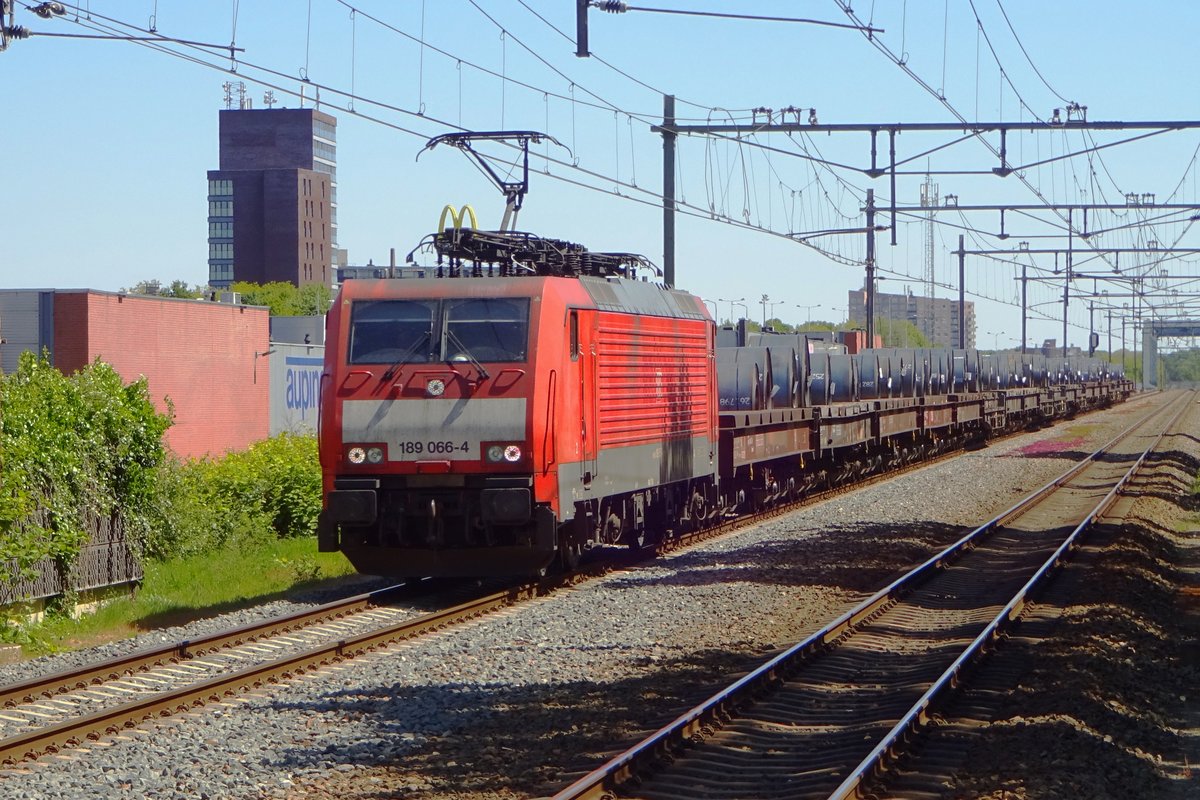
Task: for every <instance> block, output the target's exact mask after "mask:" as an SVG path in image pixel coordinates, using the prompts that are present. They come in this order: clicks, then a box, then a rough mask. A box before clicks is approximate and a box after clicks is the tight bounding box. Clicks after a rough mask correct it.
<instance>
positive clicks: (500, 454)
mask: <svg viewBox="0 0 1200 800" xmlns="http://www.w3.org/2000/svg"><path fill="white" fill-rule="evenodd" d="M502 458H504V448H503V447H501V446H500V445H498V444H494V445H492V446H491V447H489V448H488V449H487V460H488V461H491V462H492V463H493V464H495V463H497V462H499V461H500V459H502Z"/></svg>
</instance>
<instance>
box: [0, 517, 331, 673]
mask: <svg viewBox="0 0 1200 800" xmlns="http://www.w3.org/2000/svg"><path fill="white" fill-rule="evenodd" d="M316 549H317V548H316V542H315V540H313V539H312V538H290V539H278V540H273V541H271V542H269V543H267V544H264V545H262V546H260V547H255V548H253V549H246V548H236V549H235V548H230V549H226V550H221V551H219V552H216V553H209V554H206V555H203V556H192V557H190V558H183V559H177V560H172V561H163V562H151V563H149V564H147V565H146V577H145V580H144V582H143V583H142V586H141V588H140V589H139V590H138V591H137V593H136V594H135V595H133V596H131V597H127V598H120V599H117V600H112V601H110V602H108V603H106V604H105V605H104V606H103V607H101V608H100V609H99V610H97V611H96V612H95V613H93V614H86V615H84V616H82V617H80V618H79V619H70V618H68V617H66V616H64V615H50V616H48V617H47V618H46V619H45V621H44V622H42V623H40V624H36V625H29V626H24V627H22V628H20V629H13V628H9V630H8V633H9V634H10V636H6V637H5V638H8V639H11V640H12V641H13V642H15V643H18V644H20V645H21V646H22V654H23V655H24V656H25V657H29V656H36V655H42V654H44V653H53V652H58V651H62V650H74V649H78V648H82V647H90V646H93V645H96V644H100V643H103V642H108V641H113V640H115V639H123V638H127V637H130V636H135V635H137V634H140V633H144V632H146V631H148V630H153V629H155V628H161V627H166V626H170V625H180V624H183V623H186V622H191V621H193V620H196V619H202V618H204V617H211V616H215V615H216V614H220V613H223V612H226V611H233V610H236V609H239V608H245V607H247V606H251V605H256V604H259V603H264V602H269V601H271V600H277V599H281V598H284V597H287V596H288V595H290V594H292V593H293V592H295V591H297V590H301V589H305V588H314V587H316V586H318V585H319V584H321V583H323V582H328V581H330V580H333V579H337V578H341V577H344V576H346V575H350V574H353V572H354V570H353V569H352V568H351V566H350V564H349V562H347V561H346V559H345V558H344V557H343V556H342V555H341V554H340V553H318V552H316Z"/></svg>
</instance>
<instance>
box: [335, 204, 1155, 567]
mask: <svg viewBox="0 0 1200 800" xmlns="http://www.w3.org/2000/svg"><path fill="white" fill-rule="evenodd" d="M423 244H424V245H425V246H426V247H427V249H429V250H431V251H432V252H434V253H436V264H434V265H432V266H428V267H420V268H418V267H390V268H380V269H377V270H375V271H374V272H373V273H372V274H371V275H370V276H366V277H359V278H353V279H347V280H344V281H343V284H342V287H341V290H340V293H339V295H338V297H337V299H336V301H335V303H334V306H333V308H332V309H331V310H330V313H329V315H328V317H327V322H326V325H327V333H326V353H325V365H324V371H323V375H322V378H321V395H322V397H321V411H320V415H321V417H320V431H319V442H320V459H321V468H322V479H323V503H322V505H323V508H322V511H321V514H320V517H319V521H318V543H319V549H320V550H322V551H335V550H340V551H342V552H343V553H344V554H345V555H346V556H347V558H348V559H349V560H350V561H351V563H352V564H353V565H354V567H355V568H356V569H357V570H359V571H360V572H364V573H370V574H380V575H394V576H430V575H436V576H484V575H518V574H524V575H528V574H538V573H541V572H544V571H545V570H547V569H553V568H556V567H557V566H566V567H570V566H572V565H574V564H575V563H577V562H578V560H579V558H580V556H581V554H582V553H584V551H586V550H587V549H589V548H592V547H596V546H600V545H612V544H616V545H627V546H630V547H646V546H650V545H653V544H654V543H656V542H657V541H658V540H659V539H660V538H662V537H670V536H673V535H676V534H677V533H678V532H681V531H686V530H691V529H695V528H699V527H702V526H705V525H709V524H712V523H713V522H714V521H715V520H720V519H725V518H728V517H729V516H731V515H736V514H738V513H742V512H744V511H745V510H747V509H755V508H762V507H766V506H769V505H771V504H773V503H777V502H780V501H783V500H787V499H794V498H799V497H801V496H803V495H804V494H805V493H806V492H810V491H813V490H814V489H817V488H820V487H825V486H832V485H838V484H840V483H845V482H850V481H854V480H856V479H858V478H860V477H862V476H865V475H868V474H871V473H875V472H878V471H881V470H885V469H888V468H890V467H893V466H897V465H901V464H905V463H909V462H911V461H915V460H917V459H919V458H922V457H924V456H926V455H929V454H932V453H936V452H939V451H944V450H947V449H950V448H954V447H959V446H963V445H965V444H967V443H969V442H971V441H972V440H976V441H981V440H983V439H985V438H986V437H988V436H990V435H992V434H994V433H996V432H999V431H1009V430H1014V429H1018V428H1025V427H1030V426H1036V425H1041V424H1045V423H1046V422H1048V421H1050V420H1053V419H1057V418H1061V417H1064V416H1068V415H1071V414H1074V413H1077V412H1079V411H1083V410H1087V409H1091V408H1097V407H1101V406H1105V405H1108V404H1111V403H1113V402H1115V401H1119V400H1123V399H1125V398H1126V397H1127V396H1128V395H1129V393H1130V392H1131V391H1132V384H1131V383H1130V382H1129V381H1127V380H1125V378H1124V375H1123V374H1122V373H1121V370H1120V367H1116V366H1114V365H1111V364H1108V363H1105V362H1101V361H1098V360H1092V359H1085V358H1046V357H1042V356H1033V355H1030V356H1026V355H1020V354H1011V353H1002V354H981V353H979V352H978V351H976V350H971V349H965V350H950V349H918V348H909V349H903V348H893V349H864V350H861V351H860V352H850V349H853V348H848V347H847V346H846V345H844V344H839V343H837V342H834V341H830V340H829V339H826V338H817V337H813V336H812V335H808V334H773V333H770V332H762V333H748V332H747V331H746V330H745V329H744V327H742V328H741V329H724V328H722V329H718V327H717V325H716V324H715V323H714V321H713V319H712V318H711V317H710V316H709V314H708V311H707V307H706V305H705V303H704V302H703V301H702V300H701V299H700V298H698V297H696V296H694V295H692V294H689V293H687V292H683V291H679V290H676V289H672V288H669V287H665V286H662V285H660V284H658V283H656V282H654V281H653V280H650V279H648V278H650V277H652V276H648V275H646V274H645V270H646V269H647V268H649V269H652V266H651V265H649V264H648V262H646V261H645V260H644V259H642V258H641V257H639V256H636V255H633V254H629V253H597V252H589V251H587V250H586V249H584V248H583V247H581V246H579V245H576V244H572V243H570V242H565V241H559V240H553V239H544V238H540V237H537V236H534V235H532V234H528V233H520V232H512V231H502V232H495V231H480V230H474V229H463V228H457V227H456V228H449V229H444V230H441V231H439V232H437V233H435V234H433V235H432V236H430V237H427V239H426V241H425V242H424V243H423ZM410 258H411V256H410ZM639 273H641V274H640V275H639Z"/></svg>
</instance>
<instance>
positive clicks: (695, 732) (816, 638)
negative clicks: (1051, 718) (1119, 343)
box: [552, 403, 1190, 800]
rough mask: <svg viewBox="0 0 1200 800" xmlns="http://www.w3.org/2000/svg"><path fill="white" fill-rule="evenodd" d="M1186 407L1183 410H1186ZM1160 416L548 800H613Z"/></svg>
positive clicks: (1146, 419) (1126, 433) (1128, 432)
mask: <svg viewBox="0 0 1200 800" xmlns="http://www.w3.org/2000/svg"><path fill="white" fill-rule="evenodd" d="M1189 404H1190V403H1189ZM1184 405H1185V408H1186V405H1188V404H1184ZM1180 413H1182V412H1180ZM1161 414H1162V411H1161V410H1156V411H1153V412H1151V413H1149V414H1147V415H1146V416H1145V417H1143V418H1142V419H1140V420H1139V421H1138V422H1136V423H1135V424H1133V425H1131V426H1130V427H1129V428H1127V429H1126V430H1125V431H1123V432H1121V433H1120V434H1118V435H1117V436H1115V437H1114V438H1113V439H1111V440H1110V441H1108V442H1106V443H1105V444H1104V445H1102V446H1101V447H1100V448H1098V449H1097V450H1095V451H1094V452H1092V453H1091V454H1089V455H1088V456H1087V457H1085V458H1083V459H1081V460H1080V461H1079V462H1077V463H1076V464H1075V465H1073V466H1072V467H1071V468H1070V469H1068V470H1066V471H1065V472H1064V473H1063V474H1062V475H1059V476H1058V477H1056V478H1054V479H1053V480H1051V481H1049V482H1048V483H1046V484H1045V485H1044V486H1042V487H1041V488H1039V489H1036V490H1035V491H1033V492H1032V493H1030V494H1029V495H1027V496H1026V497H1025V498H1023V499H1022V500H1020V501H1018V502H1017V503H1016V504H1014V505H1013V506H1012V507H1010V508H1009V509H1007V510H1005V511H1003V512H1001V513H1000V514H998V515H997V516H996V517H994V518H993V519H991V520H989V521H988V522H986V523H984V524H983V525H981V526H979V527H978V528H976V529H974V530H973V531H971V532H970V533H968V534H967V535H965V536H963V537H962V538H961V539H959V540H958V541H957V542H955V543H954V544H952V545H950V546H949V547H947V548H945V549H944V550H942V551H941V552H939V553H937V554H936V555H934V556H931V557H930V558H929V559H927V560H926V561H925V562H923V563H922V564H920V565H919V566H917V567H915V568H914V569H912V570H911V571H909V572H908V573H906V574H905V575H903V576H901V577H900V578H897V579H896V580H895V581H893V582H892V583H890V584H888V585H887V586H885V587H884V588H882V589H880V590H879V591H877V592H875V593H874V594H873V595H871V596H870V597H868V598H867V599H866V600H864V601H862V602H861V603H860V604H859V605H857V606H855V607H854V608H852V609H850V610H848V611H846V612H845V613H843V614H842V615H841V616H839V617H837V618H836V619H834V620H833V621H832V622H830V623H828V624H827V625H825V626H824V627H823V628H821V629H820V630H818V631H816V632H815V633H813V634H811V635H810V636H808V637H807V638H805V639H804V640H803V641H801V642H799V643H798V644H795V645H793V646H792V647H790V648H788V649H787V650H786V651H784V652H783V653H780V654H779V655H777V656H775V657H773V658H771V659H770V660H769V661H767V662H765V663H764V664H762V665H761V666H759V667H758V668H756V669H754V670H753V671H751V672H750V673H748V674H746V675H745V676H743V677H742V678H740V679H738V680H737V681H736V682H734V683H733V684H731V685H730V686H728V687H726V688H725V689H722V690H721V691H719V692H717V693H716V694H714V695H713V696H712V697H710V698H709V699H708V700H705V701H704V702H702V703H700V704H698V705H696V706H694V707H693V708H692V709H690V710H689V711H687V712H685V713H684V714H682V715H680V716H679V717H677V718H676V719H674V720H673V721H671V722H669V723H668V724H666V725H665V726H663V727H662V728H660V729H659V730H657V731H656V732H654V733H653V734H651V735H650V736H649V737H647V738H646V739H644V740H643V741H641V742H639V743H638V744H635V745H634V746H632V747H630V748H628V749H627V750H625V751H623V752H621V753H619V754H618V755H616V756H614V757H613V758H611V759H610V760H609V761H607V762H605V763H604V764H602V765H601V766H599V767H597V768H596V769H595V770H593V771H591V772H589V773H588V774H586V775H584V776H582V777H581V778H579V779H578V780H576V781H575V782H574V783H572V784H570V785H569V786H567V787H566V788H565V789H563V790H561V791H559V792H558V793H556V794H555V795H553V799H552V800H581V799H582V798H611V797H612V796H613V795H612V794H611V792H612V790H613V788H614V787H616V786H619V785H620V784H621V783H623V782H624V781H626V780H628V779H629V778H632V777H634V776H635V775H636V773H637V772H638V770H639V768H640V767H641V766H643V765H645V764H647V763H649V762H651V761H653V760H655V759H657V758H658V757H660V756H663V755H666V754H668V753H670V752H672V751H674V750H676V749H678V748H680V747H682V746H683V745H684V744H685V743H686V742H687V741H689V740H690V739H693V737H702V736H703V735H704V730H705V728H708V727H710V726H716V725H719V723H720V721H721V720H722V719H723V718H725V717H727V716H731V715H735V714H736V709H737V707H738V706H739V705H741V704H743V703H744V702H745V701H746V698H748V697H752V696H754V695H755V694H757V693H759V692H761V691H763V690H765V689H768V687H770V686H771V685H773V684H776V683H778V682H781V681H783V680H784V679H785V677H786V675H787V674H789V673H790V672H791V671H792V670H793V669H794V668H796V667H797V665H798V664H799V663H800V662H802V661H803V660H804V659H807V658H811V657H812V656H814V655H816V654H818V653H820V652H821V651H823V650H825V649H827V648H828V647H830V646H832V645H833V644H834V643H836V642H837V641H838V640H839V639H841V638H842V637H844V636H846V635H848V634H849V633H850V631H851V630H853V629H854V628H856V627H858V626H860V625H861V624H863V623H864V622H867V621H869V620H871V619H872V618H874V617H875V616H877V615H878V614H880V613H881V612H882V611H884V610H885V609H886V608H887V607H888V606H890V605H892V604H894V603H895V602H896V601H897V600H898V599H899V598H900V597H901V596H902V595H904V594H906V593H907V591H908V590H909V589H910V588H911V587H912V586H913V585H915V584H917V583H919V582H920V581H921V580H922V579H924V578H925V577H927V576H928V575H929V574H931V573H933V572H935V571H936V570H938V569H940V568H942V567H943V566H944V565H946V564H947V563H948V562H949V561H951V560H952V559H953V558H954V557H955V556H956V555H958V554H959V553H961V552H962V551H963V550H965V549H966V548H969V547H971V546H972V545H973V544H974V543H975V542H976V541H977V539H978V538H981V537H983V536H984V535H986V534H987V533H990V532H991V531H992V530H994V529H995V528H997V527H998V526H1000V525H1001V524H1003V523H1005V522H1009V521H1011V520H1013V519H1014V518H1015V517H1017V516H1019V515H1021V514H1023V513H1025V512H1027V511H1028V510H1030V509H1031V508H1033V507H1034V506H1036V505H1038V504H1039V503H1041V502H1042V501H1043V500H1044V499H1045V498H1046V497H1047V496H1049V495H1050V494H1051V493H1052V492H1053V491H1054V490H1055V489H1056V488H1058V487H1059V486H1061V485H1062V484H1064V483H1066V482H1067V481H1069V480H1071V479H1072V478H1073V477H1075V476H1076V475H1078V474H1079V473H1080V472H1082V471H1083V470H1084V469H1086V468H1087V467H1088V466H1089V465H1091V464H1092V463H1094V462H1095V461H1096V460H1097V459H1098V458H1100V457H1101V456H1102V455H1103V454H1104V453H1105V452H1107V450H1108V449H1110V448H1112V447H1113V446H1115V445H1116V444H1117V443H1118V442H1120V441H1122V440H1123V439H1125V438H1127V437H1129V436H1131V435H1132V434H1133V433H1134V432H1135V431H1136V430H1137V429H1139V428H1141V427H1142V426H1143V425H1145V424H1147V423H1148V422H1149V421H1150V420H1151V419H1154V418H1156V417H1158V416H1160V415H1161ZM1159 440H1161V434H1160V435H1159V437H1158V439H1156V442H1157V441H1159ZM1144 455H1145V454H1143V459H1144ZM1140 463H1142V459H1139V461H1138V464H1140ZM1124 480H1125V479H1124V478H1123V479H1122V482H1121V485H1124ZM1115 492H1116V488H1114V489H1113V491H1112V492H1110V493H1109V494H1110V495H1113V496H1115ZM1106 497H1107V495H1106ZM1092 516H1094V514H1093V515H1089V517H1092Z"/></svg>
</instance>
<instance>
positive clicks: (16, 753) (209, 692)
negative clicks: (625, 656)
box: [0, 583, 540, 763]
mask: <svg viewBox="0 0 1200 800" xmlns="http://www.w3.org/2000/svg"><path fill="white" fill-rule="evenodd" d="M539 588H540V584H537V583H531V584H526V585H524V586H521V587H516V588H514V589H509V590H505V591H503V592H497V593H494V594H490V595H487V596H486V597H480V598H476V599H474V600H471V601H468V602H466V603H461V604H459V605H457V606H454V607H452V608H447V609H443V610H441V611H435V612H432V613H429V614H425V615H423V616H420V617H417V618H415V619H410V620H406V621H404V622H399V623H395V624H393V625H389V626H386V627H384V628H380V629H378V630H374V631H370V632H367V633H362V634H358V635H357V636H353V637H349V638H346V639H342V640H339V641H336V642H333V643H328V644H324V645H321V646H318V647H315V648H311V649H309V650H306V651H304V652H302V653H297V654H294V655H291V656H287V657H284V658H279V659H275V660H273V661H265V662H263V663H260V664H257V665H254V666H251V667H246V668H244V669H241V670H237V671H235V672H231V673H228V674H225V675H219V676H216V677H213V678H210V679H208V680H205V681H202V682H200V683H196V684H192V685H190V686H186V687H182V688H180V689H176V690H172V691H169V692H164V693H161V694H156V695H152V696H149V697H146V698H144V699H141V700H135V701H131V702H128V703H124V704H122V705H119V706H113V707H112V708H108V709H104V710H101V711H97V712H95V713H92V714H88V715H86V716H82V717H78V718H76V719H72V720H67V721H65V722H61V723H58V724H56V725H52V726H49V727H47V728H43V729H40V730H36V731H30V732H27V733H23V734H19V735H17V736H13V737H10V738H7V739H3V740H0V763H14V762H17V761H22V760H26V759H30V758H37V757H38V756H39V755H42V754H45V753H51V752H57V751H58V750H59V749H61V748H63V747H68V746H76V745H79V744H82V743H83V741H84V740H85V739H98V738H99V737H100V736H103V735H105V734H108V733H115V732H119V731H120V730H122V729H124V728H130V727H133V726H136V725H138V724H140V723H142V722H144V721H146V720H148V719H150V718H152V717H155V716H169V715H170V714H172V713H175V712H178V711H186V710H187V709H189V708H191V707H194V706H198V705H202V704H204V703H205V702H209V701H219V700H220V699H221V698H223V697H225V696H227V695H232V694H234V693H236V692H238V691H247V690H249V689H253V688H255V687H258V686H261V685H263V684H264V683H269V682H273V681H275V680H278V679H280V678H287V677H291V676H293V675H296V674H299V673H302V672H304V671H306V670H308V669H312V668H314V667H317V666H321V665H324V664H327V663H331V662H334V661H340V660H344V659H348V658H353V657H354V656H357V655H362V654H363V653H365V652H368V651H370V650H374V649H377V648H379V647H382V646H384V645H387V644H392V643H394V642H398V641H401V640H404V639H409V638H412V637H415V636H419V635H421V634H423V633H426V632H428V631H431V630H437V629H439V628H443V627H445V626H447V625H450V624H453V623H454V622H458V621H461V620H464V619H470V618H473V617H477V616H480V615H482V614H486V613H488V612H490V611H494V610H496V609H499V608H503V607H505V606H508V605H511V604H512V603H515V602H518V601H519V600H522V599H524V598H525V597H527V596H530V595H532V594H536V593H537V592H538V590H539Z"/></svg>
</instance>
